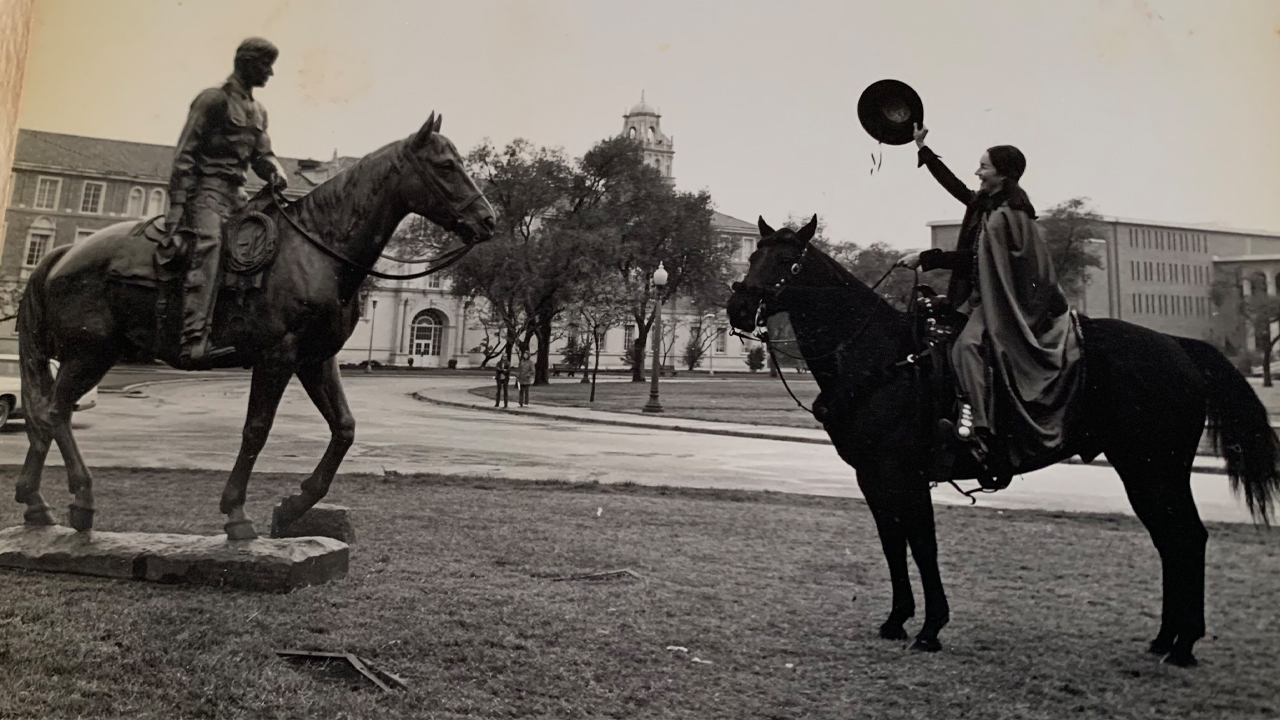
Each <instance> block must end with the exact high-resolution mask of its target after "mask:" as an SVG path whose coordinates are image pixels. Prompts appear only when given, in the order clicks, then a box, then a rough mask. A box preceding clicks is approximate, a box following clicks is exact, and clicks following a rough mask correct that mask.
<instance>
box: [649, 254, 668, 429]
mask: <svg viewBox="0 0 1280 720" xmlns="http://www.w3.org/2000/svg"><path fill="white" fill-rule="evenodd" d="M666 284H667V271H666V269H665V268H663V267H662V263H658V269H657V270H654V271H653V286H654V287H655V288H657V291H656V292H655V293H654V296H655V297H656V298H657V303H656V304H655V305H654V307H653V377H652V378H650V383H649V402H647V403H645V404H644V411H645V412H647V413H660V412H662V403H660V402H658V375H660V374H661V372H662V288H663V287H665V286H666Z"/></svg>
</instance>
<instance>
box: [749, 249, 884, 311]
mask: <svg viewBox="0 0 1280 720" xmlns="http://www.w3.org/2000/svg"><path fill="white" fill-rule="evenodd" d="M770 239H776V241H777V242H788V241H795V233H794V232H793V231H792V230H791V229H790V228H783V229H782V230H779V231H777V232H776V233H774V235H773V236H772V237H771V238H770ZM806 255H807V256H808V257H810V258H818V259H819V260H821V261H822V264H823V265H824V266H825V267H826V268H827V271H828V272H830V273H831V274H832V275H834V276H835V278H836V280H838V281H839V282H840V284H842V285H843V286H845V287H846V288H848V289H849V291H850V292H851V293H852V294H853V296H854V300H855V301H856V302H858V303H859V304H862V303H865V302H874V303H878V304H880V305H884V306H886V307H887V308H888V309H890V310H892V311H893V312H894V313H899V312H901V311H899V310H898V309H897V308H895V307H893V306H892V305H891V304H889V302H888V301H887V300H885V299H884V298H883V297H881V296H880V295H879V294H878V293H876V292H875V291H874V290H872V289H871V288H870V287H869V286H868V285H867V284H866V283H864V282H862V281H861V280H859V279H858V276H857V275H854V274H853V273H852V272H850V271H849V269H848V268H846V267H845V266H844V265H841V264H840V262H839V261H837V260H836V259H835V258H833V257H831V256H830V255H828V254H826V253H825V252H823V251H822V249H821V248H819V247H818V246H817V245H814V244H813V243H812V242H810V243H809V245H808V251H807V253H806Z"/></svg>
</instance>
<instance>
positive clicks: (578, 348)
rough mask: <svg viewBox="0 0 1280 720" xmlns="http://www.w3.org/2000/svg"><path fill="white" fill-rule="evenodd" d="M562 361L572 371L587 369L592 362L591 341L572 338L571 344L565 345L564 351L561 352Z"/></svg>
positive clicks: (570, 339) (570, 338)
mask: <svg viewBox="0 0 1280 720" xmlns="http://www.w3.org/2000/svg"><path fill="white" fill-rule="evenodd" d="M560 359H561V360H563V361H564V364H565V365H568V366H569V368H570V369H571V370H579V369H582V368H585V367H587V364H588V362H589V361H590V360H591V341H590V340H587V339H585V338H577V337H573V336H570V337H569V342H567V343H565V345H564V349H563V350H561V351H560Z"/></svg>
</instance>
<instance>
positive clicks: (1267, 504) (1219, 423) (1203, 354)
mask: <svg viewBox="0 0 1280 720" xmlns="http://www.w3.org/2000/svg"><path fill="white" fill-rule="evenodd" d="M1178 342H1179V343H1180V344H1181V345H1182V349H1183V350H1184V351H1186V353H1187V355H1189V356H1191V360H1192V361H1193V362H1194V363H1195V364H1196V365H1197V366H1198V367H1199V368H1200V373H1201V374H1202V375H1203V376H1204V379H1205V383H1206V384H1207V385H1208V395H1209V407H1208V410H1209V426H1208V433H1209V441H1210V442H1211V443H1212V444H1213V449H1214V451H1215V452H1217V453H1219V454H1221V455H1222V456H1223V457H1224V458H1225V459H1226V461H1227V476H1228V477H1230V478H1231V489H1232V490H1234V491H1236V492H1239V491H1240V490H1241V489H1242V488H1243V490H1244V502H1245V504H1246V505H1247V506H1248V507H1249V511H1250V512H1251V513H1252V514H1253V517H1254V519H1255V521H1258V522H1261V523H1263V524H1266V525H1269V524H1270V522H1271V503H1272V501H1273V500H1274V499H1275V497H1276V496H1277V495H1280V467H1278V466H1277V463H1278V462H1280V439H1277V438H1276V433H1275V431H1274V430H1272V429H1271V418H1270V415H1269V414H1268V413H1267V408H1266V406H1265V405H1263V404H1262V401H1261V400H1259V399H1258V393H1256V392H1254V390H1253V388H1252V387H1250V385H1249V381H1247V380H1245V378H1244V376H1243V375H1241V374H1240V371H1239V370H1237V369H1236V368H1235V367H1234V366H1232V365H1231V363H1230V362H1229V361H1228V360H1227V358H1226V357H1225V356H1223V354H1222V353H1221V352H1220V351H1219V350H1218V349H1217V348H1215V347H1214V346H1212V345H1210V344H1209V343H1207V342H1203V341H1200V340H1192V339H1190V338H1178Z"/></svg>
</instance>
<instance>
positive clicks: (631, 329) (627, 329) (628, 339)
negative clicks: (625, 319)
mask: <svg viewBox="0 0 1280 720" xmlns="http://www.w3.org/2000/svg"><path fill="white" fill-rule="evenodd" d="M635 340H636V326H635V325H629V324H628V325H623V326H622V352H627V351H628V350H630V349H631V345H632V343H634V342H635Z"/></svg>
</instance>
